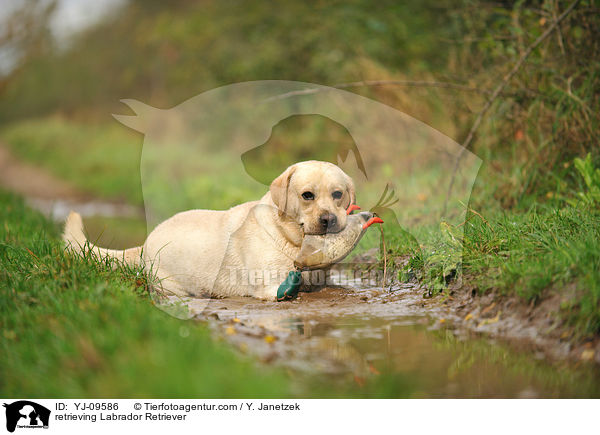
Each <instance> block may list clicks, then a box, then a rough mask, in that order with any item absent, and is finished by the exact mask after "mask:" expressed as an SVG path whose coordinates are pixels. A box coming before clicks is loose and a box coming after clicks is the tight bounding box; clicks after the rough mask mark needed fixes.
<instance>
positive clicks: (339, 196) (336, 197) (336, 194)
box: [331, 190, 342, 199]
mask: <svg viewBox="0 0 600 435" xmlns="http://www.w3.org/2000/svg"><path fill="white" fill-rule="evenodd" d="M331 196H333V199H340V198H341V197H342V192H340V191H339V190H336V191H335V192H333V193H332V194H331Z"/></svg>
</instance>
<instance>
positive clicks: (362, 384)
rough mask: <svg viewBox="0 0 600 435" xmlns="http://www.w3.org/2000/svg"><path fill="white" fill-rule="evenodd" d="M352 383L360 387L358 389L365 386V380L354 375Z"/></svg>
mask: <svg viewBox="0 0 600 435" xmlns="http://www.w3.org/2000/svg"><path fill="white" fill-rule="evenodd" d="M354 382H356V383H357V384H358V386H360V387H364V385H365V380H364V379H363V378H361V377H360V376H356V375H354Z"/></svg>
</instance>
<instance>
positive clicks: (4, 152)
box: [0, 143, 143, 221]
mask: <svg viewBox="0 0 600 435" xmlns="http://www.w3.org/2000/svg"><path fill="white" fill-rule="evenodd" d="M0 187H2V188H4V189H6V190H8V191H11V192H14V193H17V194H19V195H21V196H23V197H24V198H25V199H26V202H27V204H28V205H29V206H31V207H32V208H34V209H36V210H39V211H41V212H42V213H43V214H44V215H46V216H48V217H50V218H51V219H53V220H56V221H64V219H65V218H66V217H67V215H68V214H69V211H70V210H77V211H78V212H79V213H80V214H81V215H82V216H84V217H88V216H107V217H141V216H143V210H142V209H140V208H139V207H134V206H131V205H128V204H124V203H122V202H116V201H106V200H99V199H97V198H94V197H93V195H92V194H90V193H87V192H84V191H82V190H80V189H77V188H76V187H74V186H72V185H71V184H69V183H68V182H66V181H64V180H61V179H59V178H58V177H56V176H54V175H53V174H51V173H50V172H48V171H46V170H44V169H43V168H40V167H38V166H35V165H33V164H30V163H27V162H24V161H22V160H20V159H18V158H17V157H16V156H14V155H13V154H12V153H11V152H10V150H9V148H8V146H7V145H6V144H3V143H0Z"/></svg>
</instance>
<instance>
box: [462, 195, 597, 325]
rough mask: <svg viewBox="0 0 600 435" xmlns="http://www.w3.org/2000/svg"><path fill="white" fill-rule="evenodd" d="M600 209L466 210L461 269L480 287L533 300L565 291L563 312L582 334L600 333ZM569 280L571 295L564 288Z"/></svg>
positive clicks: (567, 207)
mask: <svg viewBox="0 0 600 435" xmlns="http://www.w3.org/2000/svg"><path fill="white" fill-rule="evenodd" d="M598 240H600V212H599V211H597V210H594V209H588V208H584V207H581V208H575V207H571V206H566V207H564V208H562V209H553V208H549V207H539V208H532V209H531V210H529V211H528V212H527V213H522V214H516V213H507V212H501V213H500V212H499V213H493V214H492V216H491V217H488V218H487V219H486V220H484V219H483V218H481V217H479V216H476V215H474V214H471V215H470V216H469V220H468V223H467V225H466V231H465V247H464V268H465V272H466V273H467V274H468V277H469V280H471V281H472V282H473V283H474V284H475V285H476V286H477V287H478V288H479V289H480V290H481V291H487V290H498V291H500V292H502V293H504V294H517V295H519V296H520V297H522V298H523V299H524V300H526V301H528V302H531V301H533V302H537V301H539V300H540V299H542V298H543V297H544V296H545V295H546V294H547V292H548V291H556V292H559V293H560V292H562V293H564V300H565V302H564V303H563V307H562V314H563V316H564V318H565V320H566V321H568V322H569V323H571V324H574V325H576V326H577V327H578V330H579V331H580V332H581V333H583V334H587V333H598V332H600V244H599V243H598ZM571 285H573V286H574V288H575V291H574V292H573V293H574V294H569V293H571V292H569V293H567V292H564V289H565V288H566V287H567V286H571Z"/></svg>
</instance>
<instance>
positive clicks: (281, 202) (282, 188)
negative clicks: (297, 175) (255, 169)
mask: <svg viewBox="0 0 600 435" xmlns="http://www.w3.org/2000/svg"><path fill="white" fill-rule="evenodd" d="M295 171H296V166H295V165H292V166H290V167H289V168H287V169H286V170H285V171H283V174H281V175H280V176H279V177H277V178H275V179H274V180H273V182H272V183H271V187H270V189H269V191H270V192H271V198H272V199H273V202H274V203H275V205H276V206H277V208H278V209H279V214H280V215H281V214H285V213H286V212H287V207H288V191H289V188H290V180H291V178H292V175H294V172H295Z"/></svg>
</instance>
